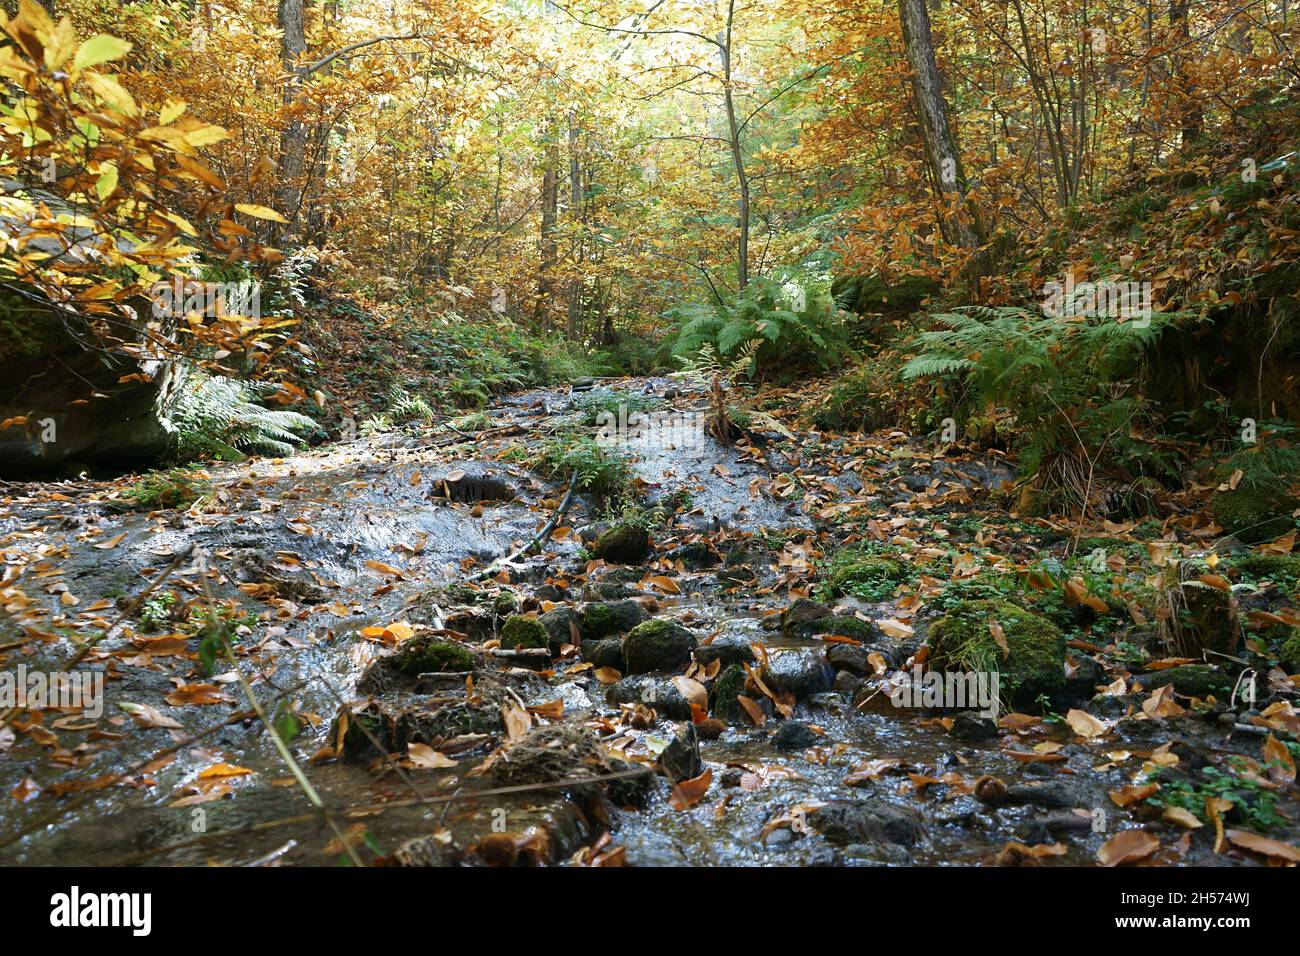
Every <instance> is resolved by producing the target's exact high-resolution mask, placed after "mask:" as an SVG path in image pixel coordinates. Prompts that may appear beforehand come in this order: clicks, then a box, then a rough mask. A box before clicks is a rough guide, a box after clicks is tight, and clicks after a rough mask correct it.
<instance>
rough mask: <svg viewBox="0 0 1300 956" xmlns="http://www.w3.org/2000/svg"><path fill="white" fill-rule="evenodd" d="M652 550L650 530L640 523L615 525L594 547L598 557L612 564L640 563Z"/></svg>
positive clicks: (593, 549)
mask: <svg viewBox="0 0 1300 956" xmlns="http://www.w3.org/2000/svg"><path fill="white" fill-rule="evenodd" d="M649 550H650V532H648V531H647V530H646V529H645V528H644V527H642V526H641V525H639V524H631V523H628V522H623V523H620V524H616V525H614V527H612V528H610V529H609V530H608V531H606V532H605V533H604V534H602V535H601V536H600V537H599V538H597V539H596V544H595V546H594V547H593V548H592V551H593V553H594V554H595V555H596V557H598V558H601V559H602V560H604V561H608V562H609V563H611V564H640V563H641V562H642V561H644V560H645V556H646V553H647V552H649Z"/></svg>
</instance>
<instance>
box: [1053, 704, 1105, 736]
mask: <svg viewBox="0 0 1300 956" xmlns="http://www.w3.org/2000/svg"><path fill="white" fill-rule="evenodd" d="M1065 722H1066V723H1067V724H1069V725H1070V729H1071V730H1073V731H1074V732H1075V733H1076V734H1078V735H1079V736H1080V737H1100V736H1101V735H1102V734H1104V733H1107V732H1109V731H1110V729H1111V726H1112V725H1111V724H1109V723H1107V722H1106V721H1103V720H1098V719H1097V718H1096V717H1094V716H1092V714H1090V713H1088V712H1087V711H1086V710H1079V709H1078V708H1077V707H1076V708H1072V709H1071V710H1070V712H1069V713H1068V714H1066V715H1065Z"/></svg>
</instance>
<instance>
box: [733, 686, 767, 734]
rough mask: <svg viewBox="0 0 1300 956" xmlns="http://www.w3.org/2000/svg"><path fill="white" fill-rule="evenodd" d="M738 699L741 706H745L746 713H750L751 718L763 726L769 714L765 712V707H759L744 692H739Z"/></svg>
mask: <svg viewBox="0 0 1300 956" xmlns="http://www.w3.org/2000/svg"><path fill="white" fill-rule="evenodd" d="M736 700H738V701H739V702H740V706H741V707H744V708H745V713H747V714H749V719H750V720H752V721H753V722H754V723H755V724H756V725H757V726H759V727H762V726H763V725H764V724H765V723H767V714H765V713H763V708H761V707H759V706H758V704H756V703H755V702H754V701H752V700H750V699H749V698H748V697H746V696H745V695H744V694H737V695H736Z"/></svg>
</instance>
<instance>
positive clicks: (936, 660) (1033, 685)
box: [929, 600, 1065, 703]
mask: <svg viewBox="0 0 1300 956" xmlns="http://www.w3.org/2000/svg"><path fill="white" fill-rule="evenodd" d="M990 620H993V621H997V622H998V624H999V625H1001V627H1002V633H1003V635H1004V636H1005V638H1006V642H1007V647H1008V648H1009V649H1010V651H1011V653H1010V655H1008V657H1007V659H1006V660H1003V659H1002V649H1001V648H1000V647H999V646H998V642H997V641H996V640H995V639H994V637H993V633H992V632H991V631H990V630H989V621H990ZM929 643H930V662H931V665H932V666H933V667H935V668H937V669H939V670H952V669H956V670H968V671H969V670H974V671H985V672H991V671H995V670H996V671H997V672H998V675H999V677H998V681H999V684H1000V686H1001V694H1002V697H1003V699H1004V700H1008V701H1011V702H1012V703H1026V702H1031V701H1033V700H1035V699H1036V698H1037V697H1038V696H1039V695H1041V694H1047V695H1051V694H1055V693H1058V692H1060V691H1062V690H1064V689H1065V635H1064V634H1063V633H1061V630H1060V628H1058V627H1057V626H1056V625H1055V624H1053V623H1052V622H1051V621H1049V620H1048V619H1047V618H1045V617H1041V616H1039V615H1037V614H1035V613H1033V612H1032V611H1026V610H1025V609H1024V608H1022V607H1017V606H1016V605H1014V604H1011V603H1009V602H1007V601H997V600H992V601H964V602H962V603H960V604H958V605H956V606H955V607H953V608H952V609H951V610H950V611H949V612H948V613H947V614H946V615H944V616H943V617H942V618H941V619H940V620H938V621H936V622H935V624H934V626H933V627H931V628H930V635H929Z"/></svg>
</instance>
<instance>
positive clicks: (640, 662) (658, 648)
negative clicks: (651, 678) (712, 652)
mask: <svg viewBox="0 0 1300 956" xmlns="http://www.w3.org/2000/svg"><path fill="white" fill-rule="evenodd" d="M694 647H695V635H693V634H692V633H691V632H690V631H688V630H687V629H686V628H684V627H682V626H681V625H680V624H678V623H676V622H675V621H668V620H665V619H663V618H652V619H651V620H649V621H646V622H645V623H643V624H638V625H637V626H636V627H634V628H633V629H632V630H631V632H630V633H629V634H628V635H627V637H625V638H624V639H623V657H624V660H625V662H626V667H625V668H624V672H625V673H627V674H645V673H648V672H650V671H674V670H680V669H682V668H683V667H685V666H686V665H687V664H688V663H690V660H691V651H692V650H693V649H694Z"/></svg>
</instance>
